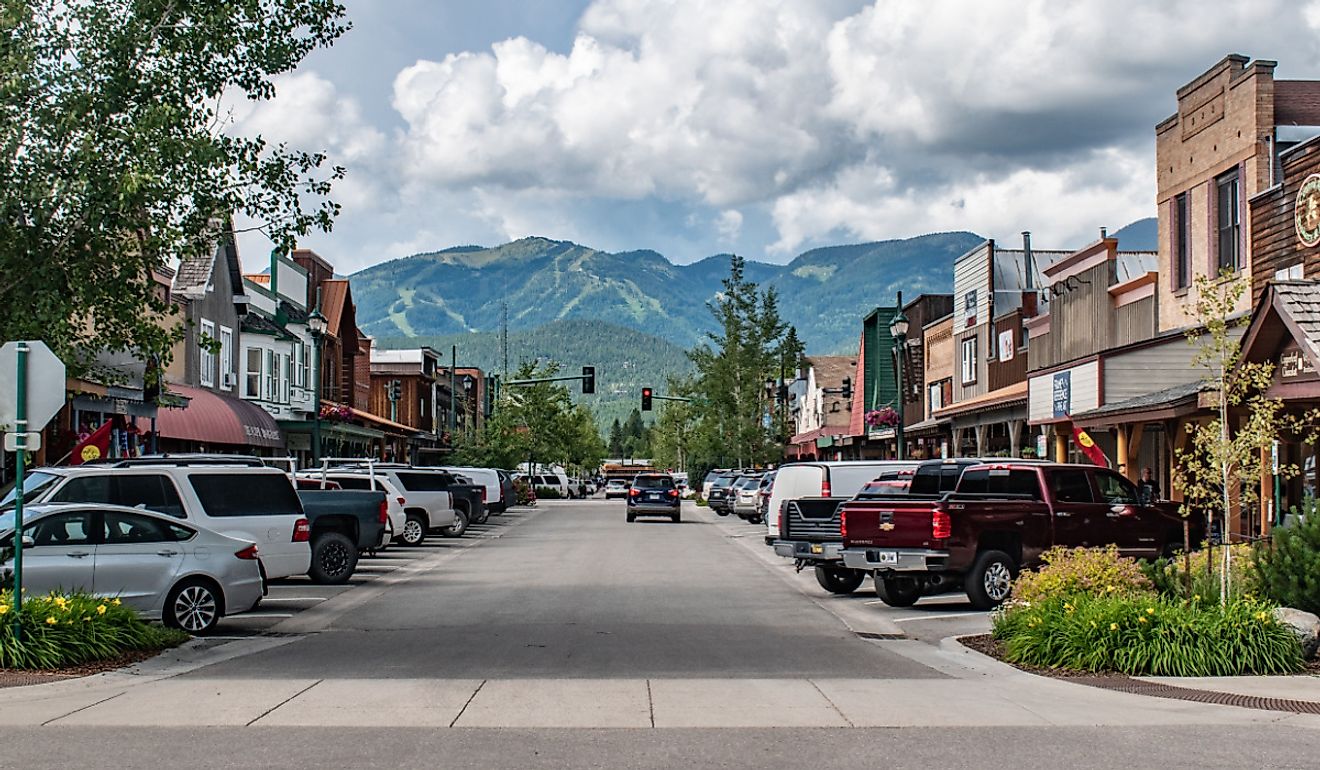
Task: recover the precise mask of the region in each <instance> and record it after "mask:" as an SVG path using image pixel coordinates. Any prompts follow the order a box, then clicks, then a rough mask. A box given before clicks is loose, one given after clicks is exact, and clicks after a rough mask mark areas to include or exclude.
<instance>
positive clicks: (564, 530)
mask: <svg viewBox="0 0 1320 770" xmlns="http://www.w3.org/2000/svg"><path fill="white" fill-rule="evenodd" d="M623 508H624V504H623V502H622V501H604V500H587V501H581V502H578V503H574V504H564V503H560V504H555V505H546V506H543V508H542V510H540V511H539V512H538V513H537V514H536V515H535V516H534V517H532V518H531V519H530V520H529V521H526V522H525V523H523V524H521V525H520V526H517V527H516V528H513V529H511V530H509V531H508V532H506V533H503V536H502V537H500V538H498V539H494V540H490V541H489V542H485V543H481V545H480V547H477V548H471V549H470V550H464V551H463V552H462V553H460V554H458V556H457V557H456V558H454V559H452V560H450V561H447V562H445V563H444V564H443V565H442V566H441V567H439V568H437V569H434V570H430V571H427V572H425V573H423V574H420V575H417V576H414V577H411V578H410V579H408V580H406V581H403V582H400V583H398V584H396V585H393V586H391V587H390V588H389V590H387V591H384V592H383V593H381V594H380V595H379V596H377V597H375V598H373V599H372V600H371V601H370V602H367V603H365V604H363V605H361V606H359V607H356V608H354V609H352V610H351V611H349V612H346V613H344V614H343V615H341V616H339V617H337V618H335V619H334V621H333V622H332V624H331V625H330V626H329V627H328V628H327V629H325V630H322V631H320V632H319V633H316V634H313V635H309V636H308V637H307V638H305V639H302V640H300V641H298V642H297V643H294V644H290V645H286V646H283V647H280V648H278V649H275V650H271V651H269V652H266V653H262V654H258V655H252V656H247V657H243V658H240V659H236V660H232V661H229V662H227V663H224V664H220V665H216V666H208V667H206V668H204V669H200V670H198V671H196V672H194V673H193V674H190V676H196V677H207V678H218V677H225V676H233V677H241V678H251V677H258V678H281V677H287V678H298V677H321V676H326V675H334V676H339V677H361V678H388V677H399V678H404V677H432V678H441V679H454V678H467V679H516V678H573V679H583V678H620V677H623V678H643V677H645V678H664V677H674V678H691V677H704V676H718V677H748V678H756V677H769V678H774V677H784V676H793V677H840V678H851V677H868V678H873V677H882V678H904V679H913V678H921V677H932V678H937V677H942V676H943V675H942V674H940V673H938V672H936V671H934V670H932V669H930V668H927V667H925V666H922V665H920V664H918V663H915V662H913V661H911V660H909V659H907V658H904V657H901V656H898V655H895V654H894V653H891V652H888V651H886V650H883V649H880V648H878V647H877V646H875V645H874V644H872V643H870V642H867V641H865V640H863V639H859V638H858V637H857V636H855V635H854V634H853V633H851V632H849V631H848V630H847V629H846V628H844V627H843V626H842V625H841V624H840V623H839V622H838V621H837V620H836V619H835V618H834V617H833V616H831V615H830V614H829V613H828V612H826V611H825V610H824V609H822V608H821V607H819V606H818V605H816V604H815V603H813V602H811V601H809V600H808V599H807V598H806V597H804V596H803V595H802V594H801V593H800V592H798V591H796V590H794V589H793V588H792V587H791V586H789V585H787V584H785V583H784V582H783V581H781V580H778V579H776V578H775V577H774V576H773V575H771V574H768V573H767V570H766V567H765V566H764V565H762V564H761V563H759V562H758V561H756V560H755V559H753V558H751V557H750V556H749V555H748V554H747V553H746V551H745V549H743V548H741V547H737V546H736V545H735V544H734V543H732V542H730V541H729V537H728V536H727V534H726V533H725V531H724V530H723V529H721V528H720V527H718V526H716V525H715V524H713V523H712V522H711V521H710V520H709V517H708V516H705V515H702V514H699V513H698V512H697V511H696V509H695V507H693V506H690V505H688V506H687V509H688V515H687V517H686V520H685V521H683V522H682V523H680V524H672V523H670V522H668V521H664V520H659V519H656V520H649V519H641V520H638V521H636V522H634V523H632V524H629V523H626V522H625V520H624V515H623ZM511 515H515V516H516V515H518V514H511ZM492 523H494V524H500V523H502V522H500V519H498V518H496V519H492ZM428 544H429V542H428ZM428 544H423V546H422V548H426V547H427V545H428ZM453 546H454V544H453V543H452V542H445V541H440V543H439V544H438V545H436V546H433V547H453ZM405 554H406V551H398V552H394V553H393V554H389V553H388V552H387V555H388V557H389V558H391V559H395V558H400V557H401V556H403V555H405ZM365 563H367V562H364V564H365ZM271 604H273V603H272V602H267V606H269V605H271ZM274 604H278V602H276V603H274ZM290 604H293V602H291V603H290ZM265 609H266V606H263V610H265ZM234 622H236V623H241V622H242V619H241V618H235V619H234Z"/></svg>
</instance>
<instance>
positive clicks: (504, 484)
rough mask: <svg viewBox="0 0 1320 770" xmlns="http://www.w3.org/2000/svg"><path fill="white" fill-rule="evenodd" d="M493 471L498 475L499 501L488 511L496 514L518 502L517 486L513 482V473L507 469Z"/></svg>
mask: <svg viewBox="0 0 1320 770" xmlns="http://www.w3.org/2000/svg"><path fill="white" fill-rule="evenodd" d="M495 472H496V473H497V474H499V477H500V501H499V502H498V503H497V504H496V506H495V507H494V508H491V510H490V512H491V514H493V515H495V516H498V515H500V514H501V513H504V512H505V511H507V510H509V509H510V508H512V507H513V506H515V505H517V504H518V486H517V485H516V484H514V483H513V474H512V473H510V472H509V471H506V470H503V469H499V470H496V471H495Z"/></svg>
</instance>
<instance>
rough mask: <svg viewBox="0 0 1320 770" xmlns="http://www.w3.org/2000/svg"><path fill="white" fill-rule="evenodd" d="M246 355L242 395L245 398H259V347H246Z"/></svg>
mask: <svg viewBox="0 0 1320 770" xmlns="http://www.w3.org/2000/svg"><path fill="white" fill-rule="evenodd" d="M246 357H247V368H246V370H245V371H244V376H243V383H244V385H243V395H244V396H245V397H247V398H261V348H248V349H247V356H246Z"/></svg>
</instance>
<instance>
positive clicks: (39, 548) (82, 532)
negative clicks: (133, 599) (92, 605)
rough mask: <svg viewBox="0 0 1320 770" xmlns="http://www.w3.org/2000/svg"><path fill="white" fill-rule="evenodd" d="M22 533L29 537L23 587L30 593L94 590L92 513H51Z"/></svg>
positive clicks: (95, 531) (96, 524) (94, 529)
mask: <svg viewBox="0 0 1320 770" xmlns="http://www.w3.org/2000/svg"><path fill="white" fill-rule="evenodd" d="M23 532H24V534H25V535H27V536H28V537H30V538H32V543H31V544H30V545H28V546H27V547H25V548H24V549H23V587H24V588H26V589H27V591H28V593H29V594H45V593H50V592H51V591H58V592H60V593H67V592H69V591H88V592H90V591H92V590H93V582H92V581H93V575H94V573H95V570H96V540H97V539H98V537H97V536H98V535H99V534H100V529H99V522H98V521H97V514H96V512H95V511H92V510H71V511H61V512H59V513H53V514H51V515H49V516H45V517H43V518H40V519H37V520H36V521H33V522H31V523H29V524H26V525H25V526H24V527H23ZM9 566H11V567H12V560H11V562H10V565H9Z"/></svg>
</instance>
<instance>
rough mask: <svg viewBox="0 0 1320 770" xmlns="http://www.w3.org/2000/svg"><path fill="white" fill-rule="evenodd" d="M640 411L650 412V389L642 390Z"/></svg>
mask: <svg viewBox="0 0 1320 770" xmlns="http://www.w3.org/2000/svg"><path fill="white" fill-rule="evenodd" d="M642 411H643V412H649V411H651V389H650V388H642Z"/></svg>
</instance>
